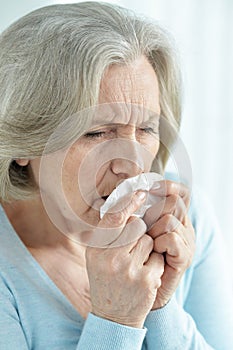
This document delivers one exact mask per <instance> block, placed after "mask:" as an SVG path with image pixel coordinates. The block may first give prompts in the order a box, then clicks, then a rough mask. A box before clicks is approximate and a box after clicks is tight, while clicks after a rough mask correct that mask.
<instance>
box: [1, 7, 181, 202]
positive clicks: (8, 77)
mask: <svg viewBox="0 0 233 350" xmlns="http://www.w3.org/2000/svg"><path fill="white" fill-rule="evenodd" d="M141 55H145V56H146V57H147V59H148V60H149V62H150V63H151V65H152V66H153V68H154V70H155V72H156V75H157V78H158V82H159V89H160V106H161V114H162V115H163V117H164V118H166V120H167V121H168V122H169V125H171V126H172V127H173V128H174V130H176V131H178V129H179V125H180V118H181V79H180V73H179V69H178V66H177V63H176V61H177V59H176V52H175V50H174V49H173V42H172V40H171V38H170V35H168V34H167V32H166V31H165V30H163V29H161V28H160V26H159V25H158V24H157V23H156V22H155V21H153V20H150V19H147V18H144V17H141V16H138V15H135V14H134V13H133V12H132V11H129V10H127V9H124V8H122V7H119V6H116V5H111V4H107V3H98V2H83V3H76V4H66V5H51V6H46V7H43V8H40V9H38V10H35V11H33V12H31V13H29V14H28V15H26V16H24V17H22V18H21V19H19V20H18V21H16V22H15V23H13V24H12V25H11V26H10V27H9V28H8V29H7V30H5V31H4V32H3V33H2V34H1V36H0V168H1V172H0V198H1V200H3V201H9V200H12V199H25V198H28V197H29V196H31V195H32V194H33V192H34V191H35V186H34V185H33V182H32V179H31V176H30V171H29V169H28V167H21V166H19V165H18V164H17V163H16V162H15V159H16V158H25V159H26V158H33V157H37V156H41V155H42V153H43V150H44V147H45V144H46V142H47V140H48V139H49V137H50V135H51V134H52V133H53V132H54V130H55V129H56V128H57V126H58V125H59V124H60V123H62V122H63V121H65V120H66V118H68V117H69V116H70V115H72V114H74V113H77V112H78V111H80V110H82V109H85V108H88V107H90V106H94V105H96V104H98V95H99V87H100V82H101V79H102V77H103V74H104V72H105V70H106V69H107V67H109V66H110V65H113V64H128V63H130V62H132V61H134V60H135V59H137V58H138V57H139V56H141ZM84 124H85V123H84V122H83V121H82V120H79V125H78V127H79V129H80V134H81V131H83V127H84ZM173 142H174V139H172V138H171V141H170V143H171V144H172V143H173ZM168 157H169V151H168V146H167V145H166V147H165V146H164V145H163V144H162V143H161V145H160V149H159V152H158V155H157V157H156V158H157V162H159V163H160V164H161V167H162V168H164V167H165V164H166V161H167V159H168Z"/></svg>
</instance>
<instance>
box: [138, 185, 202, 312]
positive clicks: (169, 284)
mask: <svg viewBox="0 0 233 350" xmlns="http://www.w3.org/2000/svg"><path fill="white" fill-rule="evenodd" d="M160 184H161V187H160V189H158V190H152V191H151V192H153V193H154V194H155V195H156V196H161V197H162V198H163V199H162V200H161V202H160V203H159V204H155V205H153V206H152V207H151V208H150V209H148V210H147V212H146V214H145V216H144V218H143V219H144V221H145V223H146V224H147V227H148V228H149V229H148V232H147V233H148V234H149V235H150V236H151V237H152V238H153V239H154V251H155V252H157V253H161V254H163V255H164V257H165V269H164V273H163V275H162V278H161V280H162V284H161V286H160V288H159V289H158V291H157V296H156V300H155V302H154V305H153V308H152V310H154V309H158V308H161V307H163V306H165V305H166V304H167V303H168V301H169V300H170V299H171V297H172V295H173V294H174V292H175V290H176V288H177V286H178V284H179V282H180V279H181V277H182V276H183V274H184V272H185V270H186V269H187V268H188V267H189V266H190V264H191V262H192V258H193V255H194V251H195V232H194V229H193V226H192V224H191V221H190V220H189V218H188V216H187V211H188V206H189V201H190V195H189V191H188V189H187V188H186V187H185V186H184V185H182V184H178V183H175V182H172V181H161V182H160ZM159 211H160V212H159ZM158 212H159V214H158Z"/></svg>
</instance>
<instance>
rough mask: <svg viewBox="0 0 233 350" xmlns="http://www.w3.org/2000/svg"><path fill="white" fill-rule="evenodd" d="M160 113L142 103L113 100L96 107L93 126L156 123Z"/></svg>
mask: <svg viewBox="0 0 233 350" xmlns="http://www.w3.org/2000/svg"><path fill="white" fill-rule="evenodd" d="M159 117H160V115H159V114H158V113H157V112H155V111H153V110H150V109H148V108H146V107H144V105H142V104H135V103H122V102H111V103H103V104H99V105H98V106H96V107H95V110H94V113H93V119H92V126H93V127H94V126H98V125H104V124H126V125H142V124H148V123H150V124H152V123H153V124H155V123H157V122H158V121H159Z"/></svg>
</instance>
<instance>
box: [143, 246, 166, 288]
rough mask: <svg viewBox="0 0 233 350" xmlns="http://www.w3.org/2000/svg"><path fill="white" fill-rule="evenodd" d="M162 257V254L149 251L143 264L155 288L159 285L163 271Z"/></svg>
mask: <svg viewBox="0 0 233 350" xmlns="http://www.w3.org/2000/svg"><path fill="white" fill-rule="evenodd" d="M164 265H165V264H164V257H163V255H162V254H158V253H156V252H153V253H151V255H150V257H149V259H148V261H147V262H146V263H145V264H144V266H145V267H146V268H147V269H148V270H149V272H150V273H149V278H151V279H152V280H153V281H154V283H155V284H154V286H155V288H159V287H160V285H161V276H162V275H163V273H164Z"/></svg>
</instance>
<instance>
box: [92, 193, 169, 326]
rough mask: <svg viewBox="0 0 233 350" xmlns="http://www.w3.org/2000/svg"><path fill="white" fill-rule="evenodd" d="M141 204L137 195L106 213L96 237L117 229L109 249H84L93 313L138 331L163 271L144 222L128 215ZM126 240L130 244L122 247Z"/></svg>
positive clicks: (158, 285) (161, 261)
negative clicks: (115, 210) (118, 210)
mask: <svg viewBox="0 0 233 350" xmlns="http://www.w3.org/2000/svg"><path fill="white" fill-rule="evenodd" d="M139 193H142V192H139ZM143 201H144V199H140V197H139V196H138V194H137V193H136V194H134V195H133V196H132V198H131V200H130V202H129V204H128V205H127V207H125V208H124V209H123V210H122V211H120V212H116V213H106V214H105V215H104V217H103V219H102V220H101V221H100V223H99V225H98V228H97V234H98V233H99V232H101V231H102V230H105V234H106V232H108V234H109V235H110V234H111V230H112V229H114V228H117V230H118V233H119V235H118V237H117V238H116V239H115V240H114V244H110V245H109V246H108V247H105V248H95V247H87V250H86V263H87V272H88V277H89V283H90V295H91V302H92V313H93V314H95V315H97V316H99V317H102V318H106V319H109V320H111V321H113V322H117V323H121V324H124V325H128V326H131V327H137V328H142V327H143V324H144V321H145V318H146V316H147V314H148V313H149V311H150V310H151V308H152V307H153V304H154V302H155V298H156V293H157V289H158V288H159V287H160V285H161V275H162V274H163V271H164V259H163V256H162V254H157V253H155V252H153V244H154V241H153V239H152V238H151V237H150V236H149V235H147V234H145V231H146V225H145V223H144V222H143V220H141V219H138V218H136V217H132V216H131V215H132V214H133V213H134V212H135V211H136V210H137V209H138V208H139V207H140V205H141V204H142V203H143ZM133 237H140V238H137V240H136V241H135V239H134V240H133ZM122 238H123V239H122ZM127 239H128V242H131V243H127V244H126V245H123V246H122V242H124V243H125V242H126V240H127ZM132 240H133V242H132Z"/></svg>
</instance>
